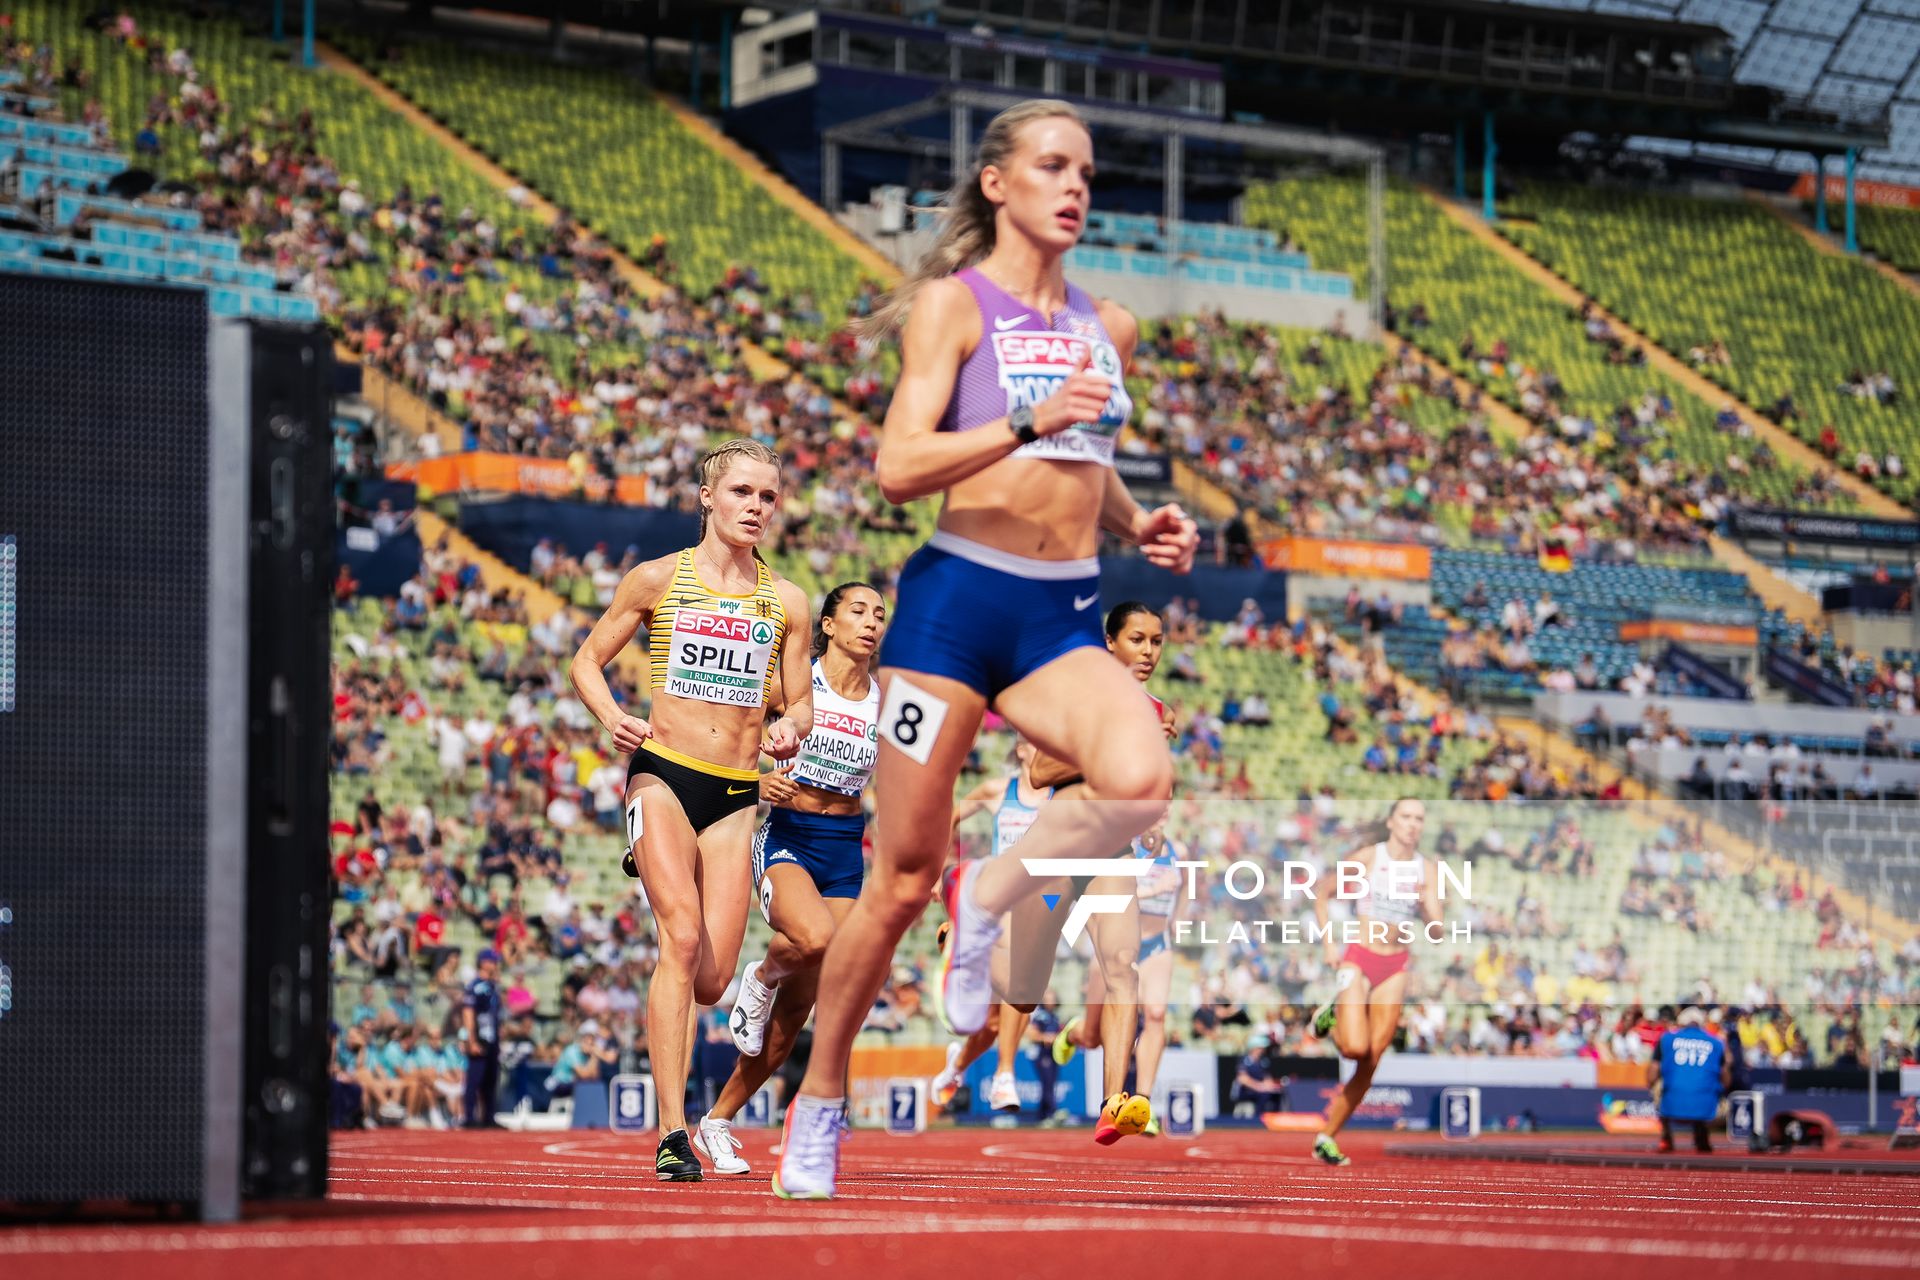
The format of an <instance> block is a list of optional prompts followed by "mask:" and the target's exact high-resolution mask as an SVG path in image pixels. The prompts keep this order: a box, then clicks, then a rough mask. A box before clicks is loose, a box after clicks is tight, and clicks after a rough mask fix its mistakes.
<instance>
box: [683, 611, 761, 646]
mask: <svg viewBox="0 0 1920 1280" xmlns="http://www.w3.org/2000/svg"><path fill="white" fill-rule="evenodd" d="M722 604H731V605H733V606H734V607H735V608H738V607H739V604H738V602H736V601H731V600H728V601H722ZM673 629H674V630H675V631H678V632H680V633H681V634H683V635H690V636H697V637H699V638H701V639H712V640H731V641H733V642H734V643H736V644H740V643H746V644H772V643H773V624H772V623H771V622H768V621H767V620H766V619H764V618H759V619H747V618H729V617H723V616H721V615H718V614H712V613H701V612H695V611H693V610H685V611H683V612H682V613H681V614H680V616H679V617H677V618H675V619H674V626H673Z"/></svg>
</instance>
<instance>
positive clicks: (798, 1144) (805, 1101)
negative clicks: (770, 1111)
mask: <svg viewBox="0 0 1920 1280" xmlns="http://www.w3.org/2000/svg"><path fill="white" fill-rule="evenodd" d="M845 1126H846V1113H845V1111H843V1110H842V1107H841V1103H840V1102H839V1101H837V1100H827V1099H823V1098H809V1097H807V1096H806V1095H805V1094H796V1095H795V1096H794V1099H793V1104H792V1105H791V1106H789V1107H788V1108H787V1124H786V1133H785V1134H784V1136H783V1137H782V1139H781V1145H780V1166H779V1168H777V1169H776V1170H775V1171H774V1174H773V1194H775V1195H776V1196H779V1197H780V1198H781V1199H782V1200H831V1199H833V1184H834V1179H835V1178H836V1177H837V1176H838V1175H839V1172H840V1137H841V1134H842V1132H843V1131H844V1129H845Z"/></svg>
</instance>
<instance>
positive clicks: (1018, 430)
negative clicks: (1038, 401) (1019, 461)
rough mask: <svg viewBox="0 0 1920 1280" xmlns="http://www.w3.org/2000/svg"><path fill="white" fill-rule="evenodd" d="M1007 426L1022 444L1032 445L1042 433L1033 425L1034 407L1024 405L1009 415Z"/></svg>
mask: <svg viewBox="0 0 1920 1280" xmlns="http://www.w3.org/2000/svg"><path fill="white" fill-rule="evenodd" d="M1007 425H1008V426H1009V427H1012V428H1013V438H1014V439H1016V440H1018V441H1019V442H1020V443H1021V444H1032V443H1033V442H1034V441H1035V440H1038V439H1039V438H1040V432H1039V431H1038V430H1037V429H1035V427H1034V425H1033V406H1032V405H1030V404H1023V405H1021V406H1020V407H1019V408H1018V409H1015V410H1014V411H1013V412H1012V413H1010V414H1008V415H1007Z"/></svg>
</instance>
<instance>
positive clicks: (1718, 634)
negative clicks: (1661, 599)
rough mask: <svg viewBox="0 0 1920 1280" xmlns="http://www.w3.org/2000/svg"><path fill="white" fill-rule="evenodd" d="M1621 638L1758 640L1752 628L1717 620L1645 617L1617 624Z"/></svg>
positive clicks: (1737, 642) (1706, 641)
mask: <svg viewBox="0 0 1920 1280" xmlns="http://www.w3.org/2000/svg"><path fill="white" fill-rule="evenodd" d="M1620 638H1621V639H1622V640H1629V641H1632V640H1678V641H1680V642H1682V643H1686V644H1731V645H1740V646H1749V645H1755V644H1758V643H1760V632H1759V629H1758V628H1756V627H1730V626H1726V625H1725V624H1722V623H1718V622H1681V621H1679V620H1678V619H1675V618H1649V619H1646V620H1644V621H1640V622H1623V623H1621V624H1620Z"/></svg>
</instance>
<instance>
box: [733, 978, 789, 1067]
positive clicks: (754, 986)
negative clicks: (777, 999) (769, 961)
mask: <svg viewBox="0 0 1920 1280" xmlns="http://www.w3.org/2000/svg"><path fill="white" fill-rule="evenodd" d="M776 990H778V988H776V987H769V986H766V985H765V984H763V983H762V982H761V981H760V961H758V960H755V961H754V962H753V963H752V964H750V965H748V966H747V967H746V970H745V971H744V972H742V973H741V975H740V994H739V995H738V996H736V997H734V1001H733V1014H732V1016H730V1017H729V1018H728V1019H727V1030H728V1031H729V1032H730V1033H731V1034H732V1035H733V1047H734V1048H736V1049H738V1050H739V1051H740V1053H741V1056H742V1057H747V1058H757V1057H759V1056H760V1050H762V1049H764V1048H766V1045H767V1019H768V1018H769V1017H771V1016H772V1015H773V993H774V992H775V991H776Z"/></svg>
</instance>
